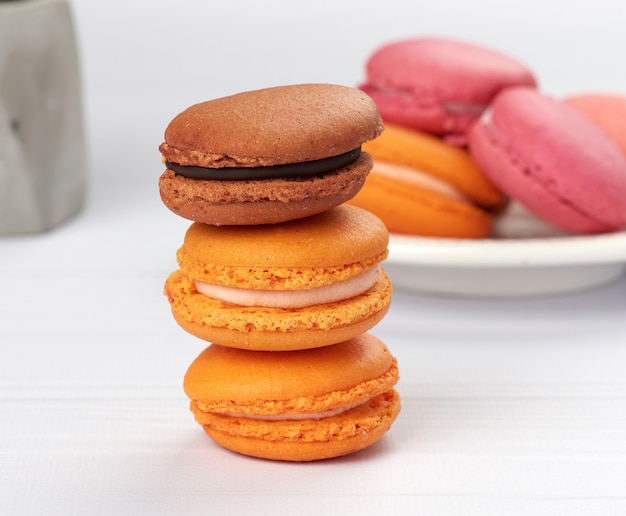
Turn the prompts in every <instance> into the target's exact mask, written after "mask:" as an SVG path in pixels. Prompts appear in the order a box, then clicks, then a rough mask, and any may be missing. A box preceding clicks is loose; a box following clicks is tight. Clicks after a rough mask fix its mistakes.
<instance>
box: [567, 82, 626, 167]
mask: <svg viewBox="0 0 626 516" xmlns="http://www.w3.org/2000/svg"><path fill="white" fill-rule="evenodd" d="M563 100H564V102H566V103H567V104H569V105H570V106H572V107H574V108H576V109H578V110H579V111H580V112H581V113H583V114H584V115H586V116H587V117H589V118H590V119H591V121H592V122H594V123H595V124H596V125H598V126H599V127H600V128H601V129H602V130H603V131H604V132H605V133H606V134H607V136H608V137H609V138H611V140H613V142H614V143H615V144H617V146H618V147H619V148H620V150H621V151H622V154H624V155H625V156H626V96H625V95H620V94H618V93H579V94H577V95H571V96H568V97H565V98H564V99H563Z"/></svg>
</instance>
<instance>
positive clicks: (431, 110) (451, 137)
mask: <svg viewBox="0 0 626 516" xmlns="http://www.w3.org/2000/svg"><path fill="white" fill-rule="evenodd" d="M536 85H537V81H536V79H535V76H534V74H533V72H532V71H531V70H530V69H529V68H528V67H527V66H526V65H525V64H523V63H522V62H520V61H518V60H517V59H515V58H513V57H511V56H509V55H506V54H504V53H501V52H498V51H496V50H492V49H490V48H486V47H483V46H479V45H476V44H473V43H468V42H464V41H458V40H455V39H448V38H437V37H418V38H410V39H402V40H399V41H395V42H391V43H389V44H386V45H384V46H382V47H381V48H379V49H378V50H376V51H375V52H374V53H373V54H372V55H371V56H370V57H369V59H368V61H367V63H366V80H365V83H364V84H363V85H361V86H360V88H361V89H362V90H363V91H365V92H366V93H367V94H368V95H370V96H371V97H372V98H373V99H374V102H376V105H377V106H378V109H379V111H380V114H381V116H382V118H383V120H384V121H385V122H393V123H396V124H399V125H403V126H407V127H412V128H414V129H419V130H422V131H425V132H429V133H432V134H436V135H439V136H442V137H444V138H446V139H447V140H448V141H449V142H450V143H454V144H457V145H464V144H465V143H466V135H467V130H468V128H469V127H470V126H471V124H472V123H473V122H474V121H475V120H476V119H477V118H479V117H480V115H481V113H482V112H483V111H484V110H485V108H486V107H487V106H488V105H489V103H490V102H491V100H492V99H493V97H494V96H495V95H496V94H497V93H498V92H500V91H502V90H503V89H505V88H509V87H511V86H532V87H535V86H536Z"/></svg>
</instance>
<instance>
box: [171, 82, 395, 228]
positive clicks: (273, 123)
mask: <svg viewBox="0 0 626 516" xmlns="http://www.w3.org/2000/svg"><path fill="white" fill-rule="evenodd" d="M382 130H383V125H382V121H381V118H380V115H379V113H378V110H377V108H376V105H375V104H374V102H373V101H372V100H371V99H370V98H369V97H368V96H367V95H366V94H364V93H363V92H362V91H359V90H358V89H355V88H350V87H347V86H340V85H334V84H299V85H289V86H277V87H273V88H266V89H261V90H254V91H247V92H242V93H238V94H235V95H231V96H228V97H222V98H218V99H214V100H210V101H207V102H202V103H199V104H195V105H193V106H191V107H189V108H188V109H185V110H184V111H183V112H182V113H180V114H178V115H177V116H176V117H174V119H173V120H172V121H171V122H170V123H169V125H168V126H167V128H166V130H165V141H164V142H163V143H162V144H161V145H160V147H159V150H160V151H161V153H162V155H163V161H164V162H165V166H166V170H165V172H164V173H163V174H162V175H161V177H160V179H159V191H160V195H161V199H162V200H163V202H164V204H165V205H166V206H167V207H168V208H169V209H170V210H172V211H173V212H174V213H176V214H178V215H180V216H181V217H184V218H186V219H189V220H193V221H196V222H202V223H206V224H214V225H224V224H230V225H250V224H274V223H278V222H284V221H287V220H292V219H296V218H301V217H306V216H309V215H314V214H317V213H321V212H322V211H325V210H327V209H329V208H332V207H333V206H336V205H339V204H341V203H343V202H345V201H347V200H348V199H350V198H352V197H353V196H354V195H355V194H356V192H357V191H358V190H359V189H360V188H361V186H362V185H363V182H364V181H365V178H366V177H367V174H368V173H369V171H370V169H371V166H372V162H371V158H370V156H368V155H367V154H366V153H364V152H361V145H362V144H363V143H364V142H365V141H367V140H371V139H373V138H376V137H377V136H378V135H379V134H380V133H381V132H382Z"/></svg>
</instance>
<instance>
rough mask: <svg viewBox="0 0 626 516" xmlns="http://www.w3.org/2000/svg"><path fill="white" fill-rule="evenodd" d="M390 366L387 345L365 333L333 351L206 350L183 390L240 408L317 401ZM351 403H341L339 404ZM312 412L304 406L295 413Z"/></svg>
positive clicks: (193, 396) (378, 374) (188, 374)
mask: <svg viewBox="0 0 626 516" xmlns="http://www.w3.org/2000/svg"><path fill="white" fill-rule="evenodd" d="M393 362H394V359H393V357H392V356H391V353H390V352H389V349H388V348H387V346H386V345H385V344H384V343H383V342H382V341H381V340H380V339H379V338H377V337H376V336H374V335H371V334H369V333H364V334H360V335H359V336H357V337H355V338H353V339H350V340H346V341H342V342H340V343H338V344H337V345H335V346H329V347H324V348H316V349H308V350H306V351H285V352H283V353H281V354H280V355H276V354H275V353H268V352H250V351H244V350H240V349H231V348H225V347H223V346H216V345H211V346H208V347H207V348H205V349H204V350H203V351H202V352H201V353H200V354H199V355H198V356H197V357H196V359H195V360H194V361H193V362H192V363H191V365H190V366H189V368H188V369H187V372H186V374H185V380H184V390H185V393H186V394H187V396H188V397H189V398H190V399H196V400H205V401H209V400H210V401H216V402H221V403H222V404H225V406H228V404H229V402H230V401H232V402H235V403H236V404H242V403H253V402H255V401H256V400H269V401H273V402H285V401H287V400H291V399H294V398H302V397H309V398H319V397H321V396H324V395H327V394H329V393H333V392H338V391H346V390H348V389H351V388H352V387H354V386H355V385H359V384H362V383H364V382H368V381H370V380H373V379H376V378H379V377H381V376H383V375H385V373H387V372H388V371H389V370H390V368H391V367H392V365H393ZM396 381H397V378H396ZM393 383H395V381H394V382H393ZM393 383H392V384H391V385H390V386H389V387H391V386H392V385H393ZM353 401H354V400H352V399H344V400H343V402H344V404H345V403H351V402H353ZM223 408H224V407H223ZM327 408H328V407H327ZM286 410H289V411H292V410H290V409H286ZM314 410H316V408H315V407H312V406H309V405H307V406H306V407H303V408H301V410H300V411H304V412H311V411H314Z"/></svg>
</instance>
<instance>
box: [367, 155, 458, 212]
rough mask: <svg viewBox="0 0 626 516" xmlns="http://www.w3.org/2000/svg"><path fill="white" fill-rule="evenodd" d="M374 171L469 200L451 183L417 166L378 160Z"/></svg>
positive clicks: (450, 196) (453, 197) (442, 193)
mask: <svg viewBox="0 0 626 516" xmlns="http://www.w3.org/2000/svg"><path fill="white" fill-rule="evenodd" d="M374 172H375V173H378V174H380V175H382V176H385V177H388V178H390V179H395V180H396V181H402V182H403V183H407V184H409V185H412V186H417V187H420V188H424V189H426V190H430V191H431V192H436V193H439V194H441V195H444V196H446V197H449V198H451V199H456V200H458V201H463V202H468V201H469V199H468V197H467V196H466V195H465V194H463V192H461V191H460V190H459V189H457V188H455V187H454V186H452V185H451V184H449V183H446V182H445V181H442V180H441V179H438V178H436V177H434V176H431V175H429V174H428V173H426V172H422V171H421V170H418V169H416V168H412V167H407V166H406V165H398V164H396V163H389V162H387V161H381V160H376V161H375V165H374Z"/></svg>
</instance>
